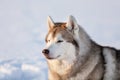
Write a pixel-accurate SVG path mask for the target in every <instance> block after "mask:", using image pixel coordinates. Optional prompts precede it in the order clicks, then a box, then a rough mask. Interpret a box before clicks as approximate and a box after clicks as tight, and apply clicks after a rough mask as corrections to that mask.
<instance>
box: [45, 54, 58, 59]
mask: <svg viewBox="0 0 120 80" xmlns="http://www.w3.org/2000/svg"><path fill="white" fill-rule="evenodd" d="M59 57H60V55H58V56H57V57H50V56H46V58H47V59H48V60H54V59H58V58H59Z"/></svg>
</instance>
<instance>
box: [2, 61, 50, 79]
mask: <svg viewBox="0 0 120 80" xmlns="http://www.w3.org/2000/svg"><path fill="white" fill-rule="evenodd" d="M47 71H48V69H47V65H46V62H45V61H44V60H42V59H39V60H34V61H31V60H28V59H27V60H21V59H20V60H17V59H15V60H6V61H2V62H0V80H48V79H47Z"/></svg>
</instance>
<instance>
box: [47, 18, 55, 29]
mask: <svg viewBox="0 0 120 80" xmlns="http://www.w3.org/2000/svg"><path fill="white" fill-rule="evenodd" d="M47 25H48V28H49V30H50V29H51V28H53V27H54V26H55V23H54V21H53V20H52V18H51V17H50V16H48V18H47Z"/></svg>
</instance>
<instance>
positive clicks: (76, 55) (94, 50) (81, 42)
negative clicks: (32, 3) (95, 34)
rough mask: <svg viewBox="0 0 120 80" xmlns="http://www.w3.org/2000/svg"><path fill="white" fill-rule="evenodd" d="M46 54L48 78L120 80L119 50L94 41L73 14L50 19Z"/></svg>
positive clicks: (61, 79) (44, 50)
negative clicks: (61, 19) (65, 19)
mask: <svg viewBox="0 0 120 80" xmlns="http://www.w3.org/2000/svg"><path fill="white" fill-rule="evenodd" d="M47 23H48V28H49V30H48V34H47V35H46V39H45V41H46V47H45V49H43V51H42V53H43V54H44V55H45V57H46V60H47V63H48V67H49V80H120V50H117V49H115V48H112V47H107V46H101V45H98V44H97V43H95V42H94V41H93V40H91V38H90V37H89V35H88V34H87V33H86V32H85V31H84V29H83V28H82V27H81V26H80V25H78V23H77V21H76V19H75V18H74V17H73V16H71V15H70V16H69V17H68V20H67V22H65V23H64V22H54V21H53V20H52V18H51V17H48V19H47Z"/></svg>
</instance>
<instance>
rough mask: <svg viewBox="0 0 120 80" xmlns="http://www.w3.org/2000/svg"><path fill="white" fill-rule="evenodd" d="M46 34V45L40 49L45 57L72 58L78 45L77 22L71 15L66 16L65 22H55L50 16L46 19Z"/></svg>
mask: <svg viewBox="0 0 120 80" xmlns="http://www.w3.org/2000/svg"><path fill="white" fill-rule="evenodd" d="M47 24H48V28H49V30H48V34H47V35H46V39H45V41H46V47H45V49H44V50H43V51H42V53H43V54H44V55H45V57H46V58H47V59H64V58H68V57H71V58H74V57H75V55H76V54H77V53H76V49H77V48H78V47H79V45H78V43H77V41H76V39H77V37H76V36H77V34H78V31H79V28H78V25H77V22H76V20H75V18H74V17H73V16H69V17H68V21H67V22H66V23H55V22H54V21H53V20H52V19H51V17H48V19H47Z"/></svg>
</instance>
